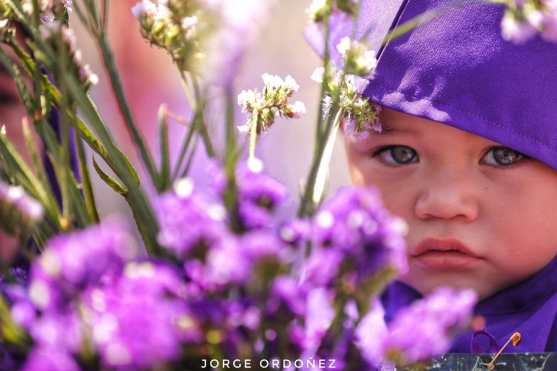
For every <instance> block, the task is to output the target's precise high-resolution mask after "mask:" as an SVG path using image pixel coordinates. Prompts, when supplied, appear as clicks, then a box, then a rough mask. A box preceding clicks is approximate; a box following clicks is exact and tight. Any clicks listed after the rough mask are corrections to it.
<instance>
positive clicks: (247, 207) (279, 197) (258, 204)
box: [236, 163, 286, 229]
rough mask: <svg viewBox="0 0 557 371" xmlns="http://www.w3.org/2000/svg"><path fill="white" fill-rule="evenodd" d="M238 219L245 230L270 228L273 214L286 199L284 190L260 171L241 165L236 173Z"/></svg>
mask: <svg viewBox="0 0 557 371" xmlns="http://www.w3.org/2000/svg"><path fill="white" fill-rule="evenodd" d="M236 182H237V184H238V204H239V213H240V218H241V219H242V222H243V224H244V225H245V227H246V228H247V229H257V228H265V227H270V226H272V224H273V213H274V211H275V210H276V209H277V207H278V206H279V205H280V204H281V203H282V202H283V201H284V200H285V198H286V189H285V187H284V185H282V184H281V183H280V182H278V181H277V180H275V179H273V178H272V177H270V176H268V175H266V174H264V173H263V172H262V170H261V169H254V168H250V167H249V166H248V165H247V164H245V163H242V164H240V165H239V166H238V169H237V171H236Z"/></svg>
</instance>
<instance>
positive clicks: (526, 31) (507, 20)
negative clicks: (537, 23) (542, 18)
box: [501, 12, 537, 44]
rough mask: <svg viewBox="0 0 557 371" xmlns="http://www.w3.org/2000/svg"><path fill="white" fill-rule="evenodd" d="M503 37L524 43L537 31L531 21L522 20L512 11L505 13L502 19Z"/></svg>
mask: <svg viewBox="0 0 557 371" xmlns="http://www.w3.org/2000/svg"><path fill="white" fill-rule="evenodd" d="M501 31H502V36H503V39H505V40H508V41H512V42H514V43H517V44H522V43H524V42H526V41H527V40H529V39H530V38H531V37H532V36H534V34H535V33H536V32H537V31H536V29H535V28H534V27H532V26H531V25H530V24H529V23H526V22H520V21H519V20H518V19H516V17H515V16H514V15H513V14H511V13H510V12H507V13H505V16H504V17H503V20H502V21H501Z"/></svg>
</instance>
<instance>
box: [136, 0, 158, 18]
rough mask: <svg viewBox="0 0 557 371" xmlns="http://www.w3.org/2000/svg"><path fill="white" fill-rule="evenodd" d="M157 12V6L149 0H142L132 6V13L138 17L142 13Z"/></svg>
mask: <svg viewBox="0 0 557 371" xmlns="http://www.w3.org/2000/svg"><path fill="white" fill-rule="evenodd" d="M156 12H157V6H156V5H155V4H154V3H153V2H151V0H142V1H141V2H139V3H137V4H135V5H134V6H133V7H132V14H133V15H134V17H136V18H138V17H140V16H141V15H143V14H148V15H153V14H155V13H156Z"/></svg>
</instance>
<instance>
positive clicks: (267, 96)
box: [238, 73, 305, 134]
mask: <svg viewBox="0 0 557 371" xmlns="http://www.w3.org/2000/svg"><path fill="white" fill-rule="evenodd" d="M262 79H263V83H264V87H263V91H262V92H259V91H257V90H244V91H242V92H241V93H240V94H239V95H238V105H240V107H242V111H243V112H245V113H248V114H249V115H250V118H249V119H248V123H247V126H248V129H247V130H248V131H249V130H250V128H251V126H252V125H257V127H256V130H257V134H260V133H262V132H264V131H265V130H267V129H269V128H270V127H271V125H273V123H274V122H275V119H276V118H277V117H288V118H298V117H300V116H301V115H302V114H303V113H305V106H304V104H303V103H302V102H300V101H297V102H294V103H293V104H291V103H290V102H289V98H291V97H292V95H293V94H294V93H295V92H296V91H298V89H299V85H298V83H296V80H294V79H293V78H292V77H291V76H286V78H284V79H282V78H281V77H279V76H276V75H270V74H267V73H266V74H263V76H262Z"/></svg>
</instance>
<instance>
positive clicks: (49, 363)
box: [22, 347, 79, 371]
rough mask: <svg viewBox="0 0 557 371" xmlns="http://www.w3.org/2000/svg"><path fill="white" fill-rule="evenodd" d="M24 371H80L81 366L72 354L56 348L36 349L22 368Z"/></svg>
mask: <svg viewBox="0 0 557 371" xmlns="http://www.w3.org/2000/svg"><path fill="white" fill-rule="evenodd" d="M22 370H23V371H78V370H79V366H78V365H77V363H76V362H75V361H74V359H73V357H72V356H71V354H70V353H68V352H66V351H64V350H62V349H59V348H55V347H36V348H34V349H33V350H32V351H31V353H30V354H29V356H28V357H27V360H26V361H25V364H24V365H23V368H22Z"/></svg>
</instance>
